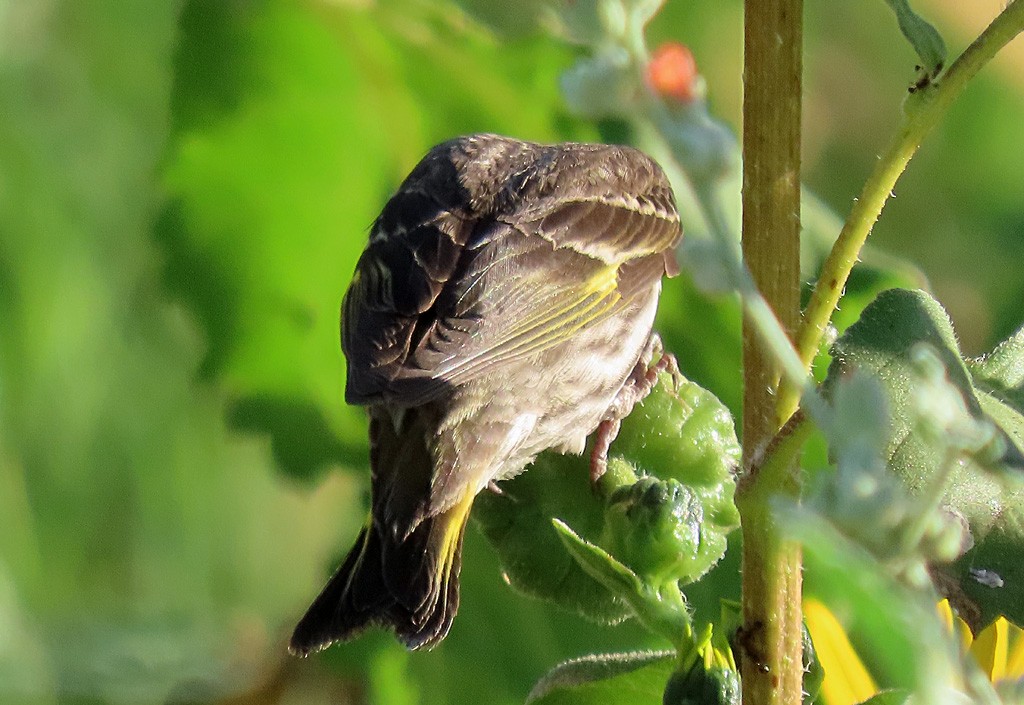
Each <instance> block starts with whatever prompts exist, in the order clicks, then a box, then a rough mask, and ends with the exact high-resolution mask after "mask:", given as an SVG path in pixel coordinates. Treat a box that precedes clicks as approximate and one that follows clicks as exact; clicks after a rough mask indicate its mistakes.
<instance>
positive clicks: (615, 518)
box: [601, 477, 725, 585]
mask: <svg viewBox="0 0 1024 705" xmlns="http://www.w3.org/2000/svg"><path fill="white" fill-rule="evenodd" d="M716 533H717V534H720V532H715V531H713V530H712V531H711V532H708V531H705V522H704V508H703V506H701V501H700V498H699V497H698V496H697V494H696V493H695V492H694V491H693V490H691V489H690V488H688V487H686V486H684V485H683V484H681V483H680V482H679V481H678V480H658V479H657V478H653V477H645V478H643V479H641V480H639V481H638V482H636V483H635V484H633V485H631V486H627V487H620V488H618V489H617V490H615V492H613V493H612V494H611V496H610V497H609V499H608V508H607V509H606V510H605V525H604V531H603V533H602V540H601V543H602V545H604V546H605V547H606V548H607V549H608V551H609V552H610V553H611V554H612V555H614V556H615V557H616V558H618V559H619V560H620V561H622V562H623V563H625V564H626V565H628V566H629V567H630V568H632V569H633V570H634V571H635V572H636V573H637V574H638V575H640V576H642V577H643V578H645V579H646V581H647V582H648V583H650V584H652V585H663V584H665V583H667V582H670V581H674V580H684V581H686V582H691V581H692V580H694V579H696V578H697V577H699V576H700V575H703V574H704V573H705V572H706V571H707V570H708V569H709V568H710V567H711V566H712V565H713V564H714V563H715V562H716V561H717V560H718V558H719V556H720V555H721V552H722V551H724V548H725V546H724V544H725V537H724V535H716ZM709 534H710V535H709Z"/></svg>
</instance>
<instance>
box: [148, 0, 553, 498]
mask: <svg viewBox="0 0 1024 705" xmlns="http://www.w3.org/2000/svg"><path fill="white" fill-rule="evenodd" d="M562 52H564V49H563V48H561V47H558V46H557V45H555V44H553V43H551V42H547V43H545V44H539V43H536V42H535V43H533V44H528V45H524V46H522V47H521V48H519V49H518V50H512V49H508V48H505V47H502V46H499V45H498V44H497V43H495V41H494V40H493V37H491V36H490V35H488V34H487V33H485V32H483V31H481V30H480V29H479V28H478V27H476V26H475V25H473V24H472V23H471V22H467V21H466V19H465V18H464V17H462V16H461V15H460V14H459V13H458V12H456V11H454V8H452V7H451V6H448V5H445V4H431V3H425V2H409V3H405V4H403V5H402V6H401V7H391V6H379V7H378V6H372V7H366V8H363V7H359V6H358V4H351V5H350V4H345V3H342V4H340V5H338V4H328V3H323V4H319V3H299V4H296V3H289V2H284V1H283V0H267V1H266V2H259V3H213V4H211V3H206V2H199V1H193V2H189V3H188V4H187V5H186V6H185V10H184V13H183V18H182V35H181V37H180V41H179V43H178V49H177V54H176V74H175V86H174V92H173V101H172V106H173V109H174V113H173V114H174V129H173V134H172V141H171V148H170V150H169V155H168V157H167V159H166V167H165V171H164V180H165V185H166V189H167V192H168V202H167V206H166V208H165V210H164V212H163V214H162V217H161V219H160V222H159V229H158V232H159V235H160V238H161V240H162V242H163V243H164V245H165V246H166V248H167V251H168V253H169V259H168V263H167V268H166V281H167V285H168V287H169V288H170V289H171V290H172V291H173V292H174V293H175V294H176V295H177V296H178V297H180V298H181V299H182V300H184V301H185V302H186V303H187V304H188V306H189V307H190V309H191V310H193V311H194V312H195V313H196V315H197V316H198V317H199V319H200V320H201V321H202V323H203V325H204V330H205V332H206V333H207V335H208V337H209V341H210V345H209V348H208V351H207V355H206V358H205V360H204V362H203V371H204V374H205V376H206V377H207V378H208V379H210V378H216V379H217V380H218V382H221V383H223V384H224V385H225V387H226V388H227V389H228V390H229V392H230V394H231V397H232V401H233V402H234V413H233V414H232V420H233V421H234V422H235V423H236V424H237V427H238V428H241V429H244V430H246V431H249V432H258V433H265V434H268V435H270V436H271V438H272V439H273V447H274V451H275V455H276V456H277V458H278V460H279V461H280V463H281V465H282V468H283V469H284V470H286V471H287V472H289V473H290V474H293V475H295V476H298V477H306V478H308V477H310V476H315V475H318V474H320V473H322V472H323V471H324V469H326V468H327V467H329V466H330V465H332V464H340V465H343V466H348V467H353V466H355V467H360V466H363V465H365V457H366V453H367V447H366V430H365V419H364V414H363V412H362V411H361V410H359V409H356V408H352V407H347V406H345V404H344V403H343V401H342V398H343V390H344V386H345V369H344V360H343V358H342V355H341V352H340V346H339V342H338V339H339V332H338V317H339V310H340V303H341V299H342V296H343V294H344V292H345V289H346V287H347V286H348V282H349V279H350V277H351V274H352V271H353V269H354V267H355V262H356V260H357V259H358V257H359V254H360V253H361V252H362V250H363V248H364V246H365V244H366V239H365V238H366V233H367V232H368V230H369V227H370V225H371V224H372V222H373V220H374V218H375V217H376V215H377V213H378V212H379V211H380V208H381V207H382V206H383V204H384V202H385V200H386V199H387V197H388V195H389V194H390V193H391V192H392V191H393V190H394V189H395V188H396V187H397V185H398V183H399V181H400V179H401V178H402V177H403V176H404V175H405V173H406V172H407V171H408V170H410V169H411V168H412V166H413V165H414V164H415V163H416V162H417V161H418V160H419V158H420V157H421V156H422V155H423V154H424V153H426V151H427V149H428V148H429V147H430V146H431V144H432V143H434V142H438V141H441V140H442V139H447V138H449V137H451V136H453V134H457V133H459V132H469V131H498V132H511V133H515V134H517V136H522V137H534V138H538V139H545V138H552V137H553V136H554V131H553V129H552V126H551V122H552V113H553V112H554V110H553V108H554V105H556V104H557V103H556V101H557V87H556V86H555V80H554V79H555V76H556V75H557V66H558V63H557V60H559V59H561V57H562V56H563V53H562ZM522 74H530V75H533V76H534V77H535V80H536V82H537V86H539V88H536V87H534V86H533V85H529V84H527V85H524V84H523V83H522V81H521V80H519V79H518V78H513V76H519V75H522ZM439 76H444V77H445V81H444V82H443V84H442V85H439V84H438V77H439ZM303 427H304V428H305V432H304V433H303V434H302V437H301V438H297V437H296V431H297V430H298V429H300V428H303Z"/></svg>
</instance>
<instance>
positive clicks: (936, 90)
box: [779, 0, 1024, 417]
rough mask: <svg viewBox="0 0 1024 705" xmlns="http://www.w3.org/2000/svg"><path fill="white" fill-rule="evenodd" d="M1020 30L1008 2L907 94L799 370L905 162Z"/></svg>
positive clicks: (832, 260)
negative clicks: (945, 66) (939, 71)
mask: <svg viewBox="0 0 1024 705" xmlns="http://www.w3.org/2000/svg"><path fill="white" fill-rule="evenodd" d="M1022 30H1024V0H1013V2H1011V3H1010V4H1009V5H1007V7H1006V8H1005V9H1004V10H1003V11H1002V12H1001V13H1000V14H999V16H998V17H996V19H995V20H993V22H992V24H990V25H989V26H988V28H987V29H985V31H984V32H982V33H981V35H980V36H979V37H978V38H977V39H976V40H975V41H974V42H973V43H972V44H971V45H970V46H969V47H967V49H966V50H965V51H964V52H963V53H962V54H961V55H960V56H959V57H958V58H957V59H956V61H954V62H953V64H952V65H951V66H950V67H949V70H948V71H946V73H945V74H943V75H942V77H941V78H940V79H939V80H938V81H937V82H935V83H932V84H930V85H927V86H924V87H923V88H921V89H920V90H917V91H915V92H914V93H913V94H911V95H910V96H908V98H907V102H906V105H905V106H904V120H903V124H902V126H901V127H900V130H899V132H898V133H897V134H896V136H895V138H894V139H893V141H892V143H891V144H890V145H889V147H888V148H887V149H886V150H885V153H884V154H882V156H881V157H880V158H879V160H878V163H877V164H876V165H875V169H874V171H873V172H872V173H871V176H870V177H868V180H867V182H866V183H865V184H864V189H863V190H862V191H861V194H860V196H859V197H858V198H857V200H856V201H855V202H854V204H853V208H852V209H851V211H850V215H849V217H848V218H847V220H846V223H845V224H844V225H843V229H842V232H840V234H839V238H838V239H837V240H836V243H835V245H834V246H833V247H832V251H831V252H830V253H829V256H828V258H827V259H826V260H825V263H824V265H823V266H822V271H821V276H820V277H819V278H818V281H817V283H816V284H815V286H814V292H813V294H812V295H811V300H810V303H809V304H808V305H807V310H806V311H805V312H804V317H803V323H802V324H801V326H800V330H799V332H798V333H797V336H796V348H797V351H798V352H799V354H800V358H801V361H802V362H803V364H804V368H805V369H807V370H810V368H811V363H812V362H813V361H814V356H815V355H816V354H817V352H818V348H819V347H820V345H821V340H822V337H823V336H824V334H825V328H826V326H827V325H828V322H829V319H830V318H831V317H832V312H833V311H834V310H835V308H836V304H837V303H838V302H839V298H840V297H841V296H842V292H843V289H844V288H845V286H846V280H847V279H848V278H849V276H850V271H851V270H852V269H853V265H854V264H856V262H857V260H858V258H859V256H860V251H861V248H862V247H863V246H864V242H865V241H866V240H867V237H868V234H869V233H870V232H871V229H872V227H874V224H875V221H877V220H878V216H879V214H881V212H882V208H883V207H884V206H885V203H886V201H887V200H888V199H889V196H890V194H891V193H892V190H893V188H894V187H895V185H896V180H897V179H899V177H900V175H901V174H902V173H903V170H904V169H905V168H906V166H907V163H908V162H909V161H910V158H911V157H913V156H914V153H915V152H917V149H918V147H920V146H921V142H922V141H923V140H924V138H925V136H927V134H928V133H929V132H930V131H931V129H932V128H933V127H934V126H935V124H936V123H937V122H938V121H939V119H940V118H941V117H942V115H944V114H945V112H946V111H947V110H948V109H949V106H950V105H951V104H952V103H953V101H954V100H955V99H956V98H957V96H959V95H960V92H961V91H963V89H964V86H966V85H967V82H968V81H969V80H970V79H971V78H973V77H974V75H975V74H977V73H978V71H979V70H981V68H982V67H983V66H984V65H985V64H987V63H988V62H989V61H990V60H991V59H992V57H993V56H995V55H996V53H997V52H998V51H999V50H1000V49H1002V48H1003V47H1004V46H1005V45H1006V44H1007V42H1009V41H1010V40H1011V39H1013V38H1014V37H1016V36H1017V35H1018V34H1020V32H1021V31H1022ZM800 391H801V390H800V389H798V388H796V387H793V386H790V385H784V387H783V390H782V393H781V396H780V400H779V413H780V415H781V416H783V417H787V416H789V415H790V414H792V413H793V411H795V410H796V407H797V405H798V404H799V401H800V399H799V396H800Z"/></svg>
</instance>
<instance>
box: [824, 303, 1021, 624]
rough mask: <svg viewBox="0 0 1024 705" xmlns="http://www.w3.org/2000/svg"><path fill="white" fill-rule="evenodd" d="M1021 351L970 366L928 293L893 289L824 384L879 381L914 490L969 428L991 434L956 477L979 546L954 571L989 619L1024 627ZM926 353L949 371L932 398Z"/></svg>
mask: <svg viewBox="0 0 1024 705" xmlns="http://www.w3.org/2000/svg"><path fill="white" fill-rule="evenodd" d="M922 344H925V345H927V346H928V347H927V348H921V347H920V346H921V345H922ZM1022 348H1024V344H1022V343H1021V334H1020V333H1018V334H1017V335H1016V336H1014V338H1011V339H1010V340H1009V341H1007V342H1006V343H1004V344H1003V345H1001V346H1000V347H999V348H997V350H996V351H995V352H993V353H992V354H991V355H990V356H988V357H986V358H983V359H982V360H980V361H977V362H970V363H969V362H966V361H965V360H964V359H963V358H962V356H961V354H960V349H959V346H958V344H957V341H956V337H955V335H954V333H953V328H952V325H951V324H950V322H949V318H948V317H947V316H946V313H945V311H944V310H943V309H942V307H941V306H940V305H939V303H938V302H937V301H935V300H934V299H933V298H931V297H930V296H929V295H928V294H926V293H925V292H923V291H907V290H901V289H893V290H890V291H887V292H884V293H882V294H881V295H879V297H878V298H877V299H876V300H875V301H874V302H873V303H872V304H871V305H870V306H868V307H867V308H866V309H865V310H864V313H863V315H862V316H861V318H860V320H859V321H858V322H857V323H856V324H854V325H853V326H851V327H850V329H849V330H848V331H847V332H846V334H845V335H843V336H842V337H841V338H840V339H839V341H837V343H836V345H835V348H834V350H833V355H834V360H833V363H832V366H831V367H830V369H829V377H828V380H827V382H826V388H827V389H830V390H833V389H835V388H836V386H837V385H838V382H839V381H840V380H841V379H843V378H845V377H847V376H849V375H850V374H851V373H852V372H854V371H860V372H866V373H870V374H872V375H874V376H875V377H876V378H878V379H879V380H880V381H881V384H882V387H883V389H884V392H885V396H886V399H887V402H888V406H889V410H890V414H891V425H890V435H889V439H888V443H887V444H886V448H885V451H884V457H885V459H886V460H887V462H888V465H889V467H890V468H892V469H893V470H894V471H895V472H896V473H897V474H898V475H899V476H900V477H901V479H902V480H903V481H904V483H905V484H906V485H907V487H908V488H909V489H910V490H911V491H912V492H916V491H920V490H923V489H924V488H925V487H927V485H928V483H929V481H930V480H931V479H932V478H933V477H934V476H935V473H937V472H938V471H939V470H940V468H942V467H943V465H944V464H945V463H946V462H949V457H950V456H949V454H950V452H951V449H953V450H955V448H954V445H955V444H956V443H959V442H961V440H962V438H966V436H965V435H964V434H967V435H969V434H968V432H967V431H965V430H964V429H968V430H969V431H971V432H973V431H976V430H977V429H984V428H994V431H993V434H992V443H990V444H988V445H985V446H984V447H978V448H976V449H973V450H969V449H965V450H963V455H964V458H965V459H966V462H963V463H956V464H955V465H954V466H953V467H952V470H951V474H950V480H949V484H948V486H947V491H946V496H945V502H946V503H947V504H948V505H949V506H950V507H952V508H953V509H954V510H955V511H956V512H958V513H959V514H960V515H962V516H963V517H965V518H966V520H967V522H968V523H969V525H970V529H971V533H972V535H973V538H974V548H973V549H972V550H970V551H968V552H967V553H966V554H965V555H964V556H963V557H962V558H960V560H959V561H957V563H956V564H955V565H954V566H953V567H952V568H950V570H952V571H953V573H954V577H955V578H956V580H957V582H958V583H959V584H960V586H961V588H962V589H963V590H964V592H965V593H967V594H968V595H969V596H970V597H971V598H972V599H974V600H975V601H976V602H977V604H978V606H979V608H980V611H981V613H982V616H983V620H988V619H991V618H992V617H994V616H996V615H998V614H1003V615H1005V616H1006V617H1007V618H1009V619H1011V620H1013V621H1015V622H1017V623H1022V622H1024V575H1022V571H1021V565H1022V564H1024V560H1022V558H1024V490H1022V489H1021V486H1020V482H1019V480H1020V468H1021V465H1022V462H1021V459H1022V458H1024V453H1022V449H1024V444H1022V439H1024V416H1022V414H1021V408H1019V400H1020V378H1021V375H1020V370H1021V369H1022V367H1024V363H1022V361H1021V357H1022V355H1021V351H1022ZM923 350H928V351H930V352H929V353H928V355H927V356H925V357H928V356H934V358H935V359H937V360H938V361H939V362H941V366H942V368H944V375H945V379H944V380H940V382H941V384H939V385H937V386H936V387H935V390H934V391H933V390H930V389H926V388H925V387H927V386H928V384H929V383H928V380H922V377H921V372H920V361H921V359H923V358H922V354H921V353H922V351H923ZM993 451H994V452H995V456H994V457H993V456H992V454H993ZM993 467H998V468H1002V469H1003V470H1005V471H1006V472H1007V473H1008V474H1005V475H1004V474H1001V473H998V472H997V473H993V472H991V470H992V468H993ZM979 571H980V572H979ZM979 576H981V579H979Z"/></svg>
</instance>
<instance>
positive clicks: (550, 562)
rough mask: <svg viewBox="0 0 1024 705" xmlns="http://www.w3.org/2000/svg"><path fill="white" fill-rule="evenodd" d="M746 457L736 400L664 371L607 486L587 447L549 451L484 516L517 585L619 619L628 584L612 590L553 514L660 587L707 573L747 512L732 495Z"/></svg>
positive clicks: (613, 460)
mask: <svg viewBox="0 0 1024 705" xmlns="http://www.w3.org/2000/svg"><path fill="white" fill-rule="evenodd" d="M738 457H739V447H738V444H737V442H736V436H735V432H734V431H733V428H732V418H731V416H730V415H729V413H728V411H727V410H726V409H725V407H724V406H723V405H722V404H721V403H720V402H719V401H718V400H717V399H715V397H714V396H713V395H711V394H710V393H709V392H707V391H706V390H704V389H701V388H700V387H698V386H697V385H695V384H693V383H691V382H687V381H684V382H683V383H682V384H681V385H680V387H679V388H678V389H674V388H673V383H672V382H671V381H670V377H669V376H668V375H663V376H662V378H661V383H660V384H659V385H657V386H656V387H655V388H654V390H653V391H652V392H651V394H650V395H649V396H648V397H647V398H646V399H645V400H644V401H643V402H642V403H640V404H638V405H637V408H636V409H634V411H633V413H632V414H631V415H630V416H629V418H627V419H625V420H624V421H623V424H622V429H621V431H620V433H619V436H618V438H617V439H616V441H615V443H614V444H613V445H612V453H611V457H610V459H609V471H608V473H607V474H606V475H605V477H604V478H602V480H601V482H600V483H599V485H598V487H596V488H595V487H592V486H591V485H590V481H589V463H588V462H587V460H585V459H584V458H577V457H570V456H560V455H557V454H555V453H544V454H542V455H541V456H540V457H539V458H538V459H537V460H536V462H534V464H533V466H532V467H531V468H530V469H529V470H528V471H527V472H525V473H523V474H522V475H520V476H518V477H516V478H514V479H512V480H509V481H507V482H504V483H502V485H501V487H502V491H503V493H502V494H501V495H495V494H490V493H484V494H482V495H481V496H480V497H479V498H478V500H477V509H476V511H474V514H473V516H474V517H475V518H476V520H477V521H478V523H479V525H480V527H481V528H482V530H483V532H484V535H485V536H486V537H487V539H488V540H489V541H490V542H491V543H492V544H493V545H494V546H495V547H496V548H497V550H498V552H499V554H500V556H501V562H502V565H503V567H504V569H505V576H506V578H507V579H508V581H509V582H510V583H511V584H512V585H514V586H515V587H517V588H518V589H520V590H522V591H524V592H526V593H528V594H532V595H535V596H537V597H541V598H543V599H547V600H550V601H553V602H555V603H557V604H559V605H562V606H563V607H566V608H568V609H570V610H573V611H575V612H578V613H581V614H583V615H585V616H587V617H589V618H591V619H594V620H597V621H601V622H615V621H619V620H621V619H623V618H625V617H627V616H629V615H630V614H632V613H633V610H631V609H630V608H629V607H628V606H627V605H626V603H625V602H624V601H623V600H622V599H621V594H622V593H621V592H620V594H619V595H618V596H616V595H615V594H614V593H613V592H611V591H609V590H607V589H605V587H602V585H600V584H599V583H598V582H596V581H595V580H594V579H593V578H592V577H591V576H590V575H588V574H587V572H585V571H584V570H583V569H582V568H581V566H580V565H579V564H578V563H577V562H576V561H575V560H573V558H572V557H571V556H570V554H569V552H568V551H567V550H566V548H565V546H564V545H563V543H562V540H560V539H559V537H558V536H557V535H556V532H555V530H554V528H553V527H552V524H551V522H552V520H553V519H559V520H561V521H562V522H563V523H564V524H565V525H567V526H570V527H572V530H573V532H574V533H575V534H576V535H578V536H579V537H580V539H581V540H583V541H585V542H587V543H589V544H592V545H594V546H599V547H600V548H601V549H602V550H604V551H606V552H608V553H610V554H611V555H612V556H613V557H614V559H615V560H616V561H617V562H618V563H621V564H624V565H625V566H627V567H628V568H629V570H630V571H632V572H633V573H638V572H639V573H642V574H643V575H642V577H643V583H644V584H645V585H648V584H650V585H652V587H653V589H654V591H655V592H657V591H658V590H659V589H660V588H661V587H662V586H663V585H664V584H665V583H672V585H671V586H670V589H672V590H675V589H676V588H675V586H674V583H675V581H676V580H679V579H685V580H686V581H687V582H688V581H690V580H693V579H696V578H697V577H699V576H700V575H702V574H704V573H705V572H706V571H707V570H708V569H709V568H710V567H711V566H713V565H714V564H715V563H716V562H717V561H718V560H719V559H720V558H721V556H722V555H723V554H724V553H725V549H726V536H727V534H728V533H729V532H730V531H731V530H732V529H733V528H735V527H736V525H737V523H738V521H737V515H736V509H735V507H734V506H733V504H732V495H733V488H734V481H733V475H732V473H733V468H734V467H735V464H736V462H737V460H738ZM638 478H640V479H639V481H638ZM641 483H643V484H642V486H641V487H638V489H637V491H636V492H633V490H632V489H631V488H633V487H634V486H639V485H641ZM634 494H635V495H636V496H633V495H634ZM634 549H635V550H634ZM655 583H656V585H655Z"/></svg>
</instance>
